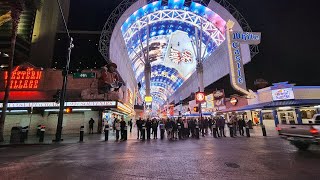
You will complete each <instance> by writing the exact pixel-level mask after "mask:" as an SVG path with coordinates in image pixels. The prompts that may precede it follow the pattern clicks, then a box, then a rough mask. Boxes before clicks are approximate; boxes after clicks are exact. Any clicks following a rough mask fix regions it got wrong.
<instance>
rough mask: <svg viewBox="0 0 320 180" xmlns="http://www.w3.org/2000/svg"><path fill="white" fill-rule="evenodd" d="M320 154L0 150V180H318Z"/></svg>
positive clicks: (163, 148)
mask: <svg viewBox="0 0 320 180" xmlns="http://www.w3.org/2000/svg"><path fill="white" fill-rule="evenodd" d="M319 167H320V151H319V150H317V149H312V150H311V151H308V152H299V151H298V150H297V149H296V148H295V147H293V146H291V145H290V144H289V143H288V142H287V141H285V140H283V139H280V138H278V137H267V138H264V137H252V138H246V137H237V138H219V139H214V138H212V137H204V138H201V139H200V140H196V139H187V140H179V141H169V140H153V139H152V140H148V141H144V142H142V141H139V140H136V139H135V140H133V139H131V140H128V141H126V142H111V141H110V142H107V143H105V142H99V141H91V142H90V143H75V144H59V145H57V144H55V145H51V146H43V145H37V146H26V147H3V148H0V179H1V180H7V179H14V180H16V179H32V180H43V179H45V180H51V179H52V180H57V179H59V180H73V179H74V180H82V179H84V180H88V179H111V180H112V179H115V180H119V179H121V180H122V179H133V180H135V179H137V180H138V179H139V180H140V179H152V180H154V179H183V180H189V179H196V180H198V179H210V180H211V179H217V180H238V179H239V180H242V179H243V180H251V179H254V180H256V179H257V180H264V179H266V180H270V179H271V180H273V179H274V180H286V179H290V180H296V179H297V180H301V179H319V177H320V171H319Z"/></svg>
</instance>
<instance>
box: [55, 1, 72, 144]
mask: <svg viewBox="0 0 320 180" xmlns="http://www.w3.org/2000/svg"><path fill="white" fill-rule="evenodd" d="M57 3H58V6H59V10H60V14H61V17H62V20H63V23H64V26H65V29H66V32H67V34H68V38H69V48H68V56H67V63H66V66H65V68H64V69H63V71H62V76H63V83H62V89H61V98H60V107H59V115H58V123H57V129H56V139H55V140H54V141H55V142H60V141H61V134H62V124H63V113H64V103H65V97H66V91H67V83H68V74H69V67H70V59H71V51H72V48H73V47H74V45H73V38H72V37H71V36H70V33H69V30H68V27H67V23H66V20H65V17H64V15H63V11H62V8H61V4H60V1H59V0H57Z"/></svg>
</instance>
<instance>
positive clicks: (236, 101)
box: [230, 97, 238, 106]
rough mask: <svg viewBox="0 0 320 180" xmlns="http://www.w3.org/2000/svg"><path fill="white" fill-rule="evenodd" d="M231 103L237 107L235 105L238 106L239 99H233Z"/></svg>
mask: <svg viewBox="0 0 320 180" xmlns="http://www.w3.org/2000/svg"><path fill="white" fill-rule="evenodd" d="M230 103H231V104H232V105H234V106H235V105H237V104H238V99H237V98H235V97H233V98H231V99H230Z"/></svg>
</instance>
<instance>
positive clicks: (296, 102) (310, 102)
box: [238, 99, 320, 111]
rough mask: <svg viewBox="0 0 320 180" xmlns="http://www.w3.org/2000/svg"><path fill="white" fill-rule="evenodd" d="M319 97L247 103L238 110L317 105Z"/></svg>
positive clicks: (319, 102) (319, 101) (319, 100)
mask: <svg viewBox="0 0 320 180" xmlns="http://www.w3.org/2000/svg"><path fill="white" fill-rule="evenodd" d="M319 104H320V99H294V100H286V101H273V102H267V103H260V104H253V105H248V106H245V107H243V108H240V109H238V111H245V110H252V109H271V108H275V107H285V106H312V105H319Z"/></svg>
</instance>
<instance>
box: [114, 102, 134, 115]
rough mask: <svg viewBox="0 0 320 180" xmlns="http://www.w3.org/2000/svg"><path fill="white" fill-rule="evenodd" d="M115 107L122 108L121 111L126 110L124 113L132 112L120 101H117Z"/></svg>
mask: <svg viewBox="0 0 320 180" xmlns="http://www.w3.org/2000/svg"><path fill="white" fill-rule="evenodd" d="M117 108H118V109H120V110H122V111H124V112H126V113H131V112H132V111H131V108H130V107H129V106H127V105H125V104H122V103H121V102H118V103H117Z"/></svg>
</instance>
